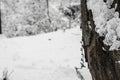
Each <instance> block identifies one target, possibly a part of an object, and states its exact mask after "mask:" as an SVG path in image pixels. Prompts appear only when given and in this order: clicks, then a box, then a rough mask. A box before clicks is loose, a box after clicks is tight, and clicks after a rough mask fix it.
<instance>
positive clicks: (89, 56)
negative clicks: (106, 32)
mask: <svg viewBox="0 0 120 80" xmlns="http://www.w3.org/2000/svg"><path fill="white" fill-rule="evenodd" d="M104 1H106V0H104ZM118 2H119V0H118ZM86 3H87V0H81V28H82V35H83V36H82V39H83V48H84V51H85V58H86V62H88V67H89V70H90V72H91V75H92V79H93V80H120V63H118V61H119V60H120V51H109V50H107V51H104V50H103V49H102V48H103V47H105V48H106V49H107V48H108V47H107V46H106V45H104V43H103V39H104V37H100V36H99V35H98V34H97V33H96V31H95V27H96V26H95V24H94V20H93V14H92V10H88V9H87V4H86ZM119 5H120V4H119ZM118 10H119V8H118ZM88 22H90V26H91V28H89V26H88Z"/></svg>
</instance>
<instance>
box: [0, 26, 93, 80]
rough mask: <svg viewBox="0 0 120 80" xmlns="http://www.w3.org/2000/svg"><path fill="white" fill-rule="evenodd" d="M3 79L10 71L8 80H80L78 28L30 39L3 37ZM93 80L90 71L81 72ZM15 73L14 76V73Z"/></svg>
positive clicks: (0, 48)
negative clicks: (4, 74) (78, 74)
mask: <svg viewBox="0 0 120 80" xmlns="http://www.w3.org/2000/svg"><path fill="white" fill-rule="evenodd" d="M0 37H1V38H0V77H1V78H2V75H3V71H4V70H5V69H7V70H8V74H10V76H8V78H9V80H81V79H78V76H77V74H76V71H75V69H74V67H75V66H76V67H80V59H81V52H80V46H81V44H80V40H81V31H80V29H79V27H76V28H73V29H70V30H66V31H65V32H63V31H61V30H59V31H57V32H52V33H47V34H41V35H36V36H30V37H17V38H9V39H8V38H5V37H4V36H0ZM80 71H81V73H82V75H83V76H84V78H85V80H92V79H91V76H90V74H89V71H88V69H87V68H83V69H82V70H80ZM11 72H12V73H11Z"/></svg>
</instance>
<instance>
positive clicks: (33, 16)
mask: <svg viewBox="0 0 120 80" xmlns="http://www.w3.org/2000/svg"><path fill="white" fill-rule="evenodd" d="M0 5H1V15H2V33H3V34H5V35H6V36H7V37H15V36H28V35H35V34H41V33H47V32H53V31H56V30H58V29H62V30H65V29H69V28H72V27H76V25H78V24H80V22H79V20H80V19H79V18H80V13H79V12H80V1H79V0H65V1H64V0H57V1H56V0H1V3H0Z"/></svg>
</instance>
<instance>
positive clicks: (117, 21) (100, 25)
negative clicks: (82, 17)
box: [87, 0, 120, 50]
mask: <svg viewBox="0 0 120 80" xmlns="http://www.w3.org/2000/svg"><path fill="white" fill-rule="evenodd" d="M112 3H113V0H107V2H106V3H104V2H103V0H89V1H88V3H87V5H88V8H89V9H92V12H93V18H94V21H95V25H96V32H97V33H99V35H100V36H104V37H105V39H104V43H105V44H106V45H108V46H110V49H109V50H118V49H119V48H120V32H119V31H120V18H119V13H118V12H115V8H116V7H115V8H112V9H110V5H111V4H112Z"/></svg>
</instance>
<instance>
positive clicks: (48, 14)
mask: <svg viewBox="0 0 120 80" xmlns="http://www.w3.org/2000/svg"><path fill="white" fill-rule="evenodd" d="M46 2H47V16H48V20H49V22H50V23H51V19H50V12H49V0H46Z"/></svg>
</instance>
